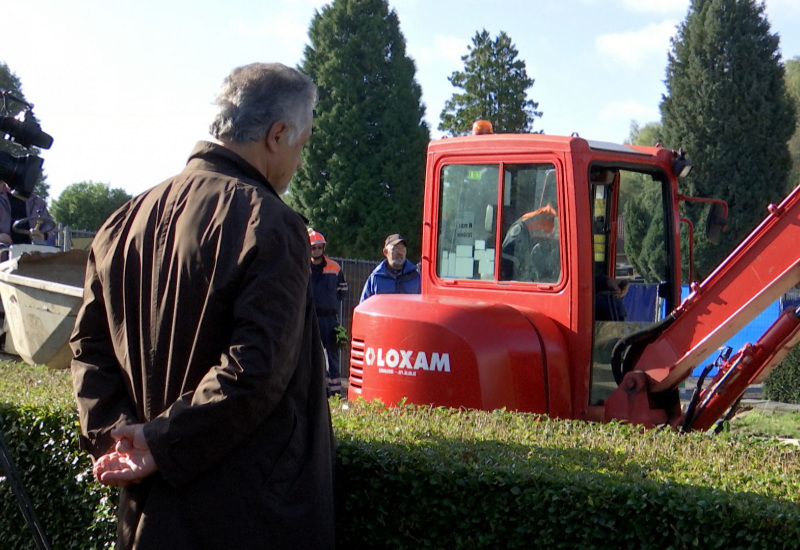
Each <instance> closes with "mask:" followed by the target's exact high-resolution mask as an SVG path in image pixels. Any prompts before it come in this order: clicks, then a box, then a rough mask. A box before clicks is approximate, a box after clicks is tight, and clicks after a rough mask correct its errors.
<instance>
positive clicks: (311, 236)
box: [308, 228, 328, 245]
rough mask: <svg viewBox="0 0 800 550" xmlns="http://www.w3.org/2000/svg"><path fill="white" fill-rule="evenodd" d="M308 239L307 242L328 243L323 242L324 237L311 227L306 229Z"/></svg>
mask: <svg viewBox="0 0 800 550" xmlns="http://www.w3.org/2000/svg"><path fill="white" fill-rule="evenodd" d="M308 240H309V242H310V243H311V244H312V245H314V244H328V243H326V242H325V237H324V236H323V235H322V233H320V232H319V231H314V230H313V229H311V228H309V229H308Z"/></svg>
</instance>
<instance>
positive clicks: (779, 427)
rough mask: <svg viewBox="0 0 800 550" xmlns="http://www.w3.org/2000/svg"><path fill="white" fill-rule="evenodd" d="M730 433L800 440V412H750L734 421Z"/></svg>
mask: <svg viewBox="0 0 800 550" xmlns="http://www.w3.org/2000/svg"><path fill="white" fill-rule="evenodd" d="M730 431H731V432H732V433H736V434H739V435H752V436H757V437H780V438H791V439H800V412H773V413H762V412H758V411H748V412H746V413H744V414H741V415H738V416H736V417H735V418H734V419H733V422H732V423H731V430H730Z"/></svg>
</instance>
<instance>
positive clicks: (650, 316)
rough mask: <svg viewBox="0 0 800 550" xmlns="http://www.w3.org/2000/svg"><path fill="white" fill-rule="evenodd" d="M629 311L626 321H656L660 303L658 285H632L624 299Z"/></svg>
mask: <svg viewBox="0 0 800 550" xmlns="http://www.w3.org/2000/svg"><path fill="white" fill-rule="evenodd" d="M622 300H623V301H624V302H625V309H626V310H628V316H627V317H626V318H625V320H626V321H640V322H643V323H652V322H654V321H656V320H657V319H656V311H657V309H656V304H657V303H658V285H656V284H648V285H640V284H632V285H630V286H629V287H628V292H627V294H625V297H624V298H623V299H622Z"/></svg>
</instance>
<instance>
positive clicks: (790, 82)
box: [786, 56, 800, 185]
mask: <svg viewBox="0 0 800 550" xmlns="http://www.w3.org/2000/svg"><path fill="white" fill-rule="evenodd" d="M786 91H787V92H788V93H789V98H790V99H791V101H792V103H793V104H794V108H795V113H796V114H798V121H797V124H796V126H795V130H794V135H793V136H792V139H790V140H789V155H790V156H791V157H792V172H791V175H790V176H789V183H790V184H792V185H798V184H800V56H798V57H795V58H793V59H790V60H788V61H787V62H786Z"/></svg>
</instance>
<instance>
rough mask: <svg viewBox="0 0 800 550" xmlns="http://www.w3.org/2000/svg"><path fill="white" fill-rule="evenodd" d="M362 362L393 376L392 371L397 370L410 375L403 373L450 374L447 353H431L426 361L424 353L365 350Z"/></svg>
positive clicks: (426, 356)
mask: <svg viewBox="0 0 800 550" xmlns="http://www.w3.org/2000/svg"><path fill="white" fill-rule="evenodd" d="M364 360H365V361H366V363H367V365H369V366H373V365H376V366H377V367H379V369H378V371H379V372H382V373H384V374H394V369H399V371H400V372H399V374H411V373H410V372H404V371H418V370H424V371H434V372H450V354H449V353H436V352H433V353H431V358H430V361H428V354H427V353H426V352H424V351H414V350H405V349H401V350H396V349H394V348H389V349H388V350H385V351H384V349H383V348H377V349H375V348H367V351H366V354H365V356H364ZM415 374H416V373H415Z"/></svg>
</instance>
